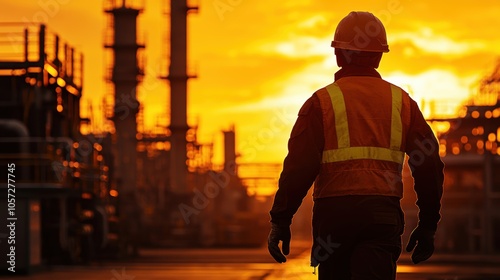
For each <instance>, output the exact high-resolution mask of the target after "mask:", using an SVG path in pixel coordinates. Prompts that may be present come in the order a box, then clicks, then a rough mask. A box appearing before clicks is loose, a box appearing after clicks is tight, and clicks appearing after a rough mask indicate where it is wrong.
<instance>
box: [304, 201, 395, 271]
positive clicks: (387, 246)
mask: <svg viewBox="0 0 500 280" xmlns="http://www.w3.org/2000/svg"><path fill="white" fill-rule="evenodd" d="M403 229H404V219H403V213H402V211H401V208H400V206H399V199H398V198H394V197H380V196H346V197H335V198H326V199H321V200H317V201H315V206H314V215H313V236H314V245H313V248H312V255H311V257H312V263H319V268H318V271H319V280H332V279H333V280H344V279H346V280H347V279H355V280H361V279H363V280H364V279H366V280H368V279H369V280H375V279H383V280H390V279H396V262H397V260H398V258H399V255H400V254H401V234H402V233H403Z"/></svg>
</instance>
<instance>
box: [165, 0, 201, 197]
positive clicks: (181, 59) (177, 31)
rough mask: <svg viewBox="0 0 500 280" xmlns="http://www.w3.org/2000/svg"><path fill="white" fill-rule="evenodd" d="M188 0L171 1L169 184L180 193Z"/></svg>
mask: <svg viewBox="0 0 500 280" xmlns="http://www.w3.org/2000/svg"><path fill="white" fill-rule="evenodd" d="M197 9H198V8H197V7H190V6H188V4H187V0H175V1H174V0H172V1H170V67H169V69H168V70H169V72H168V73H169V74H168V77H167V78H168V80H169V81H170V113H171V115H170V127H169V129H170V131H171V133H172V134H171V136H170V139H171V140H170V141H171V150H170V174H169V175H170V176H169V177H170V188H171V190H172V191H173V192H174V193H176V194H179V195H183V194H187V193H188V192H189V190H188V188H187V174H188V170H187V164H186V162H187V148H186V145H187V140H186V132H187V131H188V129H189V126H188V124H187V81H188V79H189V78H193V77H194V76H189V75H188V73H187V14H188V12H189V11H190V10H197Z"/></svg>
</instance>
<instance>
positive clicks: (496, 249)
mask: <svg viewBox="0 0 500 280" xmlns="http://www.w3.org/2000/svg"><path fill="white" fill-rule="evenodd" d="M430 121H431V122H448V123H449V124H450V129H449V130H448V131H446V132H445V133H442V134H441V135H438V137H439V141H440V154H441V156H442V158H443V161H444V163H445V165H446V166H445V185H444V195H443V201H442V204H443V209H442V216H443V218H442V221H441V224H440V228H439V231H438V235H437V239H436V241H437V243H436V246H437V248H436V249H437V250H439V251H442V252H466V253H500V146H499V142H500V64H499V65H497V66H496V69H495V71H494V72H493V73H492V74H491V75H490V76H488V77H485V78H484V79H483V80H482V81H481V83H480V86H479V93H478V94H477V95H476V96H475V97H474V98H473V99H472V100H471V102H469V104H467V105H466V106H465V107H464V108H463V109H462V110H461V112H460V116H459V117H457V118H451V119H437V118H435V119H431V120H430Z"/></svg>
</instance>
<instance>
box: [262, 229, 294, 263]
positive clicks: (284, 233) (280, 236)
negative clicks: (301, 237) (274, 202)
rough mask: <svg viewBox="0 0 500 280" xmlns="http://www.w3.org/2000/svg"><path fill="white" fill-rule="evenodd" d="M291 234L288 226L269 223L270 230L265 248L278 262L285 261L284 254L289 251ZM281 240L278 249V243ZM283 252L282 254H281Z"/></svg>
mask: <svg viewBox="0 0 500 280" xmlns="http://www.w3.org/2000/svg"><path fill="white" fill-rule="evenodd" d="M291 237H292V234H291V233H290V226H279V225H277V224H274V223H271V232H270V233H269V237H268V238H267V249H268V250H269V253H270V254H271V256H272V257H273V258H274V259H275V260H276V261H277V262H279V263H284V262H286V257H285V255H288V254H289V253H290V238H291ZM280 240H281V241H282V244H281V248H282V249H283V253H282V252H281V250H280V247H279V246H278V244H279V243H280ZM283 254H284V255H283Z"/></svg>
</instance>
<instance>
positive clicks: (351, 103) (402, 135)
mask: <svg viewBox="0 0 500 280" xmlns="http://www.w3.org/2000/svg"><path fill="white" fill-rule="evenodd" d="M315 94H316V95H317V96H318V98H319V100H320V104H321V109H322V114H323V127H324V137H325V139H324V140H325V145H324V150H323V156H322V163H321V168H320V172H319V174H318V177H317V178H316V181H315V187H314V194H313V196H314V198H323V197H331V196H343V195H384V196H397V197H402V195H403V183H402V180H401V169H402V164H403V161H404V150H405V147H404V145H405V144H404V143H405V142H406V134H407V132H408V129H409V125H410V97H409V96H408V94H407V93H406V92H404V91H403V90H401V89H400V88H399V87H397V86H394V85H392V84H390V83H388V82H386V81H384V80H382V79H379V78H374V77H365V76H356V77H344V78H342V79H339V80H337V81H336V82H335V83H333V84H330V85H328V86H326V87H325V88H323V89H320V90H318V91H317V92H316V93H315Z"/></svg>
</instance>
